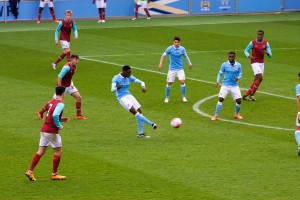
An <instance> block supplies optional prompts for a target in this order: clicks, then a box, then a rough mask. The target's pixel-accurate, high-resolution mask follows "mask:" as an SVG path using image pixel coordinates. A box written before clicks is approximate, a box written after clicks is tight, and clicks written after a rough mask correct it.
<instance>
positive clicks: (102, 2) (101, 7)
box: [93, 0, 106, 23]
mask: <svg viewBox="0 0 300 200" xmlns="http://www.w3.org/2000/svg"><path fill="white" fill-rule="evenodd" d="M95 1H96V7H97V8H98V12H99V21H98V22H97V23H105V9H106V0H93V4H94V3H95Z"/></svg>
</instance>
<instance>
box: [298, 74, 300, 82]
mask: <svg viewBox="0 0 300 200" xmlns="http://www.w3.org/2000/svg"><path fill="white" fill-rule="evenodd" d="M298 79H299V81H300V72H299V74H298Z"/></svg>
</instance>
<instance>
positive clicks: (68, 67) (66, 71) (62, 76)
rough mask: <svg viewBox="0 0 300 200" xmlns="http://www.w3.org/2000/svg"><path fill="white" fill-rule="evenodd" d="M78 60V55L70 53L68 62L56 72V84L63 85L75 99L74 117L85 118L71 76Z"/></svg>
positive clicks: (78, 94)
mask: <svg viewBox="0 0 300 200" xmlns="http://www.w3.org/2000/svg"><path fill="white" fill-rule="evenodd" d="M78 62H79V56H78V55H76V54H72V55H71V60H70V62H67V63H66V64H65V65H64V66H63V68H62V69H61V72H60V73H59V74H58V78H57V86H63V87H65V88H66V93H68V94H70V95H71V96H73V97H74V98H75V99H76V119H79V120H85V119H86V118H85V117H84V116H82V115H81V96H80V93H79V91H78V90H77V88H76V87H75V86H74V84H73V81H72V77H73V75H74V73H75V71H76V70H77V64H78ZM54 98H55V95H54Z"/></svg>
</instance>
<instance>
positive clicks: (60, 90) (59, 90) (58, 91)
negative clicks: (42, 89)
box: [55, 86, 65, 96]
mask: <svg viewBox="0 0 300 200" xmlns="http://www.w3.org/2000/svg"><path fill="white" fill-rule="evenodd" d="M64 92H65V88H64V87H62V86H57V87H56V88H55V94H56V95H57V96H62V95H63V93H64Z"/></svg>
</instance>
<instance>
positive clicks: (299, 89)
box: [295, 73, 300, 156]
mask: <svg viewBox="0 0 300 200" xmlns="http://www.w3.org/2000/svg"><path fill="white" fill-rule="evenodd" d="M298 79H299V81H300V73H299V74H298ZM296 95H297V102H298V114H297V117H296V128H295V129H296V130H295V138H296V141H297V143H298V156H300V84H298V85H297V86H296Z"/></svg>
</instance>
